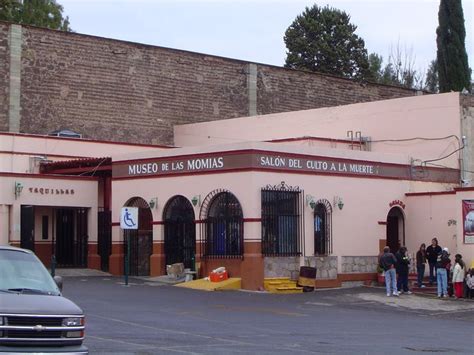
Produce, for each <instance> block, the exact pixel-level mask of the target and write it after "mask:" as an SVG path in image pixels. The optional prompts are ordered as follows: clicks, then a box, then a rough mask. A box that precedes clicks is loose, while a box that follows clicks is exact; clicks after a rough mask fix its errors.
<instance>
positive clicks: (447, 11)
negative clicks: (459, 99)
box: [436, 0, 471, 92]
mask: <svg viewBox="0 0 474 355" xmlns="http://www.w3.org/2000/svg"><path fill="white" fill-rule="evenodd" d="M438 21H439V26H438V28H437V29H436V44H437V46H438V50H437V53H436V54H437V55H436V57H437V60H438V76H439V91H440V92H448V91H462V90H463V89H466V90H469V91H470V90H471V83H470V79H471V69H469V64H468V61H467V53H466V46H465V38H466V30H465V28H464V14H463V10H462V4H461V0H441V2H440V4H439V12H438Z"/></svg>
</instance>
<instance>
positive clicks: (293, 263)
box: [263, 256, 300, 280]
mask: <svg viewBox="0 0 474 355" xmlns="http://www.w3.org/2000/svg"><path fill="white" fill-rule="evenodd" d="M263 263H264V277H289V278H290V279H292V280H296V279H297V278H298V276H299V273H300V257H299V256H292V257H265V258H264V262H263Z"/></svg>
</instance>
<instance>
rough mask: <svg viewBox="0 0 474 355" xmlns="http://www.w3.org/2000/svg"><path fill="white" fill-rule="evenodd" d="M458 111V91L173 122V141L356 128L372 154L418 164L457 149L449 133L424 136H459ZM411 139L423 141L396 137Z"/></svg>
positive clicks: (343, 132) (326, 133)
mask: <svg viewBox="0 0 474 355" xmlns="http://www.w3.org/2000/svg"><path fill="white" fill-rule="evenodd" d="M459 110H460V102H459V93H448V94H440V95H426V96H417V97H409V98H402V99H393V100H385V101H378V102H370V103H362V104H354V105H346V106H338V107H330V108H320V109H314V110H305V111H296V112H289V113H278V114H271V115H265V116H256V117H242V118H237V119H230V120H224V121H219V122H205V123H197V124H188V125H182V126H175V141H176V144H177V145H179V146H199V145H215V144H224V143H236V142H247V141H265V140H273V139H283V138H292V137H303V136H314V137H327V138H333V139H347V131H352V132H353V134H354V135H355V132H357V131H360V132H361V134H362V136H365V137H370V139H371V141H372V142H371V143H370V150H371V151H372V152H385V153H394V154H400V153H402V154H406V155H407V156H410V157H412V158H413V159H418V160H419V161H418V162H417V164H418V165H419V164H420V163H421V161H420V160H428V159H436V158H439V157H442V156H444V155H448V154H449V153H451V152H453V151H454V150H456V149H458V148H459V143H458V140H457V139H456V138H455V137H449V138H446V139H439V140H429V138H441V137H447V136H450V135H452V136H456V137H458V138H460V137H459V135H460V131H461V127H460V112H459ZM415 137H423V138H428V140H427V139H422V140H420V139H418V140H416V139H415V140H408V141H398V142H397V141H396V140H400V139H408V138H415ZM387 140H389V141H387ZM296 144H301V142H297V143H296ZM338 147H343V145H339V146H338ZM356 149H357V148H356ZM458 158H459V157H458V155H457V154H454V155H452V156H450V157H448V158H447V159H444V160H442V161H438V162H437V163H438V164H442V165H446V166H450V167H457V166H458Z"/></svg>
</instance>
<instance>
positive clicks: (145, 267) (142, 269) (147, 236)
mask: <svg viewBox="0 0 474 355" xmlns="http://www.w3.org/2000/svg"><path fill="white" fill-rule="evenodd" d="M125 206H126V207H138V229H126V230H124V250H125V254H127V250H128V245H127V243H128V241H130V271H129V273H130V275H131V276H149V275H150V256H151V254H152V253H153V215H152V213H151V210H150V206H149V205H148V203H147V202H146V201H145V200H144V199H142V198H141V197H133V198H131V199H130V200H128V202H127V203H126V204H125Z"/></svg>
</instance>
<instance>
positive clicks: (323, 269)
mask: <svg viewBox="0 0 474 355" xmlns="http://www.w3.org/2000/svg"><path fill="white" fill-rule="evenodd" d="M304 260H305V265H307V266H311V267H316V279H336V278H337V256H306V257H305V258H304Z"/></svg>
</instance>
